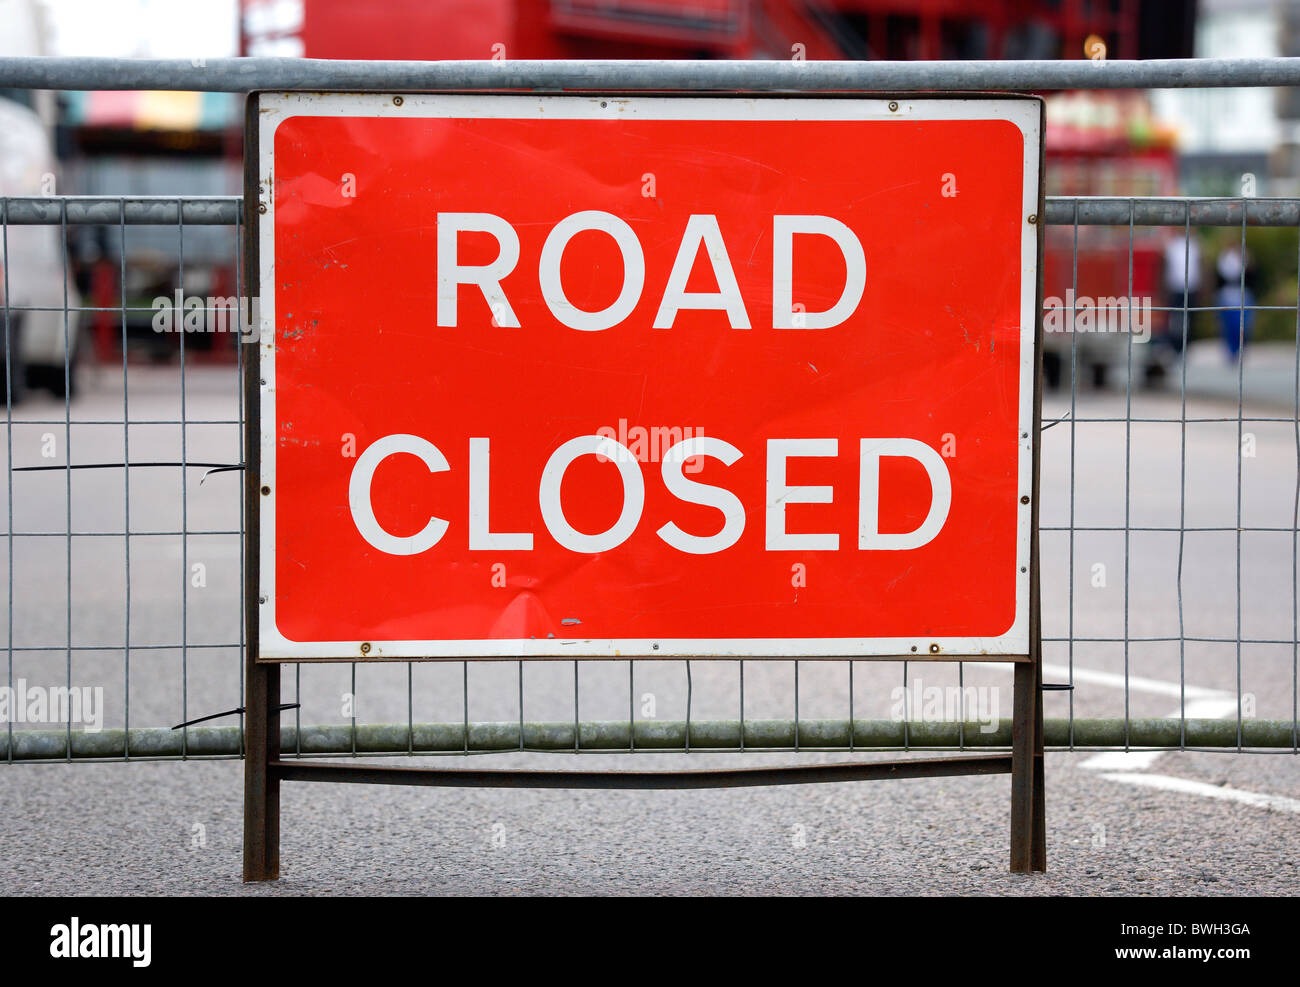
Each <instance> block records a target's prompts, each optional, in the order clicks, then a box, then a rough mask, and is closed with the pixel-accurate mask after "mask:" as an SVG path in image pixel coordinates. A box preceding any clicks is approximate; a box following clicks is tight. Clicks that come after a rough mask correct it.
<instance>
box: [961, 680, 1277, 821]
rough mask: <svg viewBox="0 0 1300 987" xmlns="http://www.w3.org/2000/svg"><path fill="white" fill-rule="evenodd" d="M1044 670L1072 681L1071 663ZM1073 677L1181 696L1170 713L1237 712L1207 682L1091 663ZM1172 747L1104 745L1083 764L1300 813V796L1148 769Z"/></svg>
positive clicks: (1210, 716) (1146, 782) (1110, 775)
mask: <svg viewBox="0 0 1300 987" xmlns="http://www.w3.org/2000/svg"><path fill="white" fill-rule="evenodd" d="M976 664H978V665H979V666H980V667H981V668H1002V669H1005V670H1010V669H1011V668H1012V667H1013V666H1012V665H1011V664H1009V663H1006V662H993V661H986V662H978V663H976ZM1043 675H1044V677H1046V676H1049V675H1050V676H1052V677H1053V678H1057V677H1059V678H1061V679H1063V680H1065V681H1071V669H1070V667H1069V666H1068V665H1047V664H1045V665H1043ZM1072 680H1073V681H1074V682H1090V683H1093V684H1096V685H1103V686H1111V687H1113V688H1116V689H1123V688H1124V687H1125V686H1126V685H1127V687H1128V688H1129V689H1131V690H1133V691H1134V692H1149V693H1153V694H1155V695H1161V696H1178V697H1180V698H1181V699H1183V701H1184V702H1183V705H1181V706H1180V707H1179V708H1178V709H1176V710H1174V711H1173V712H1171V713H1169V714H1167V715H1168V717H1170V718H1171V719H1178V718H1180V717H1183V716H1186V717H1187V719H1189V720H1217V719H1222V718H1225V717H1228V716H1234V715H1236V712H1237V697H1236V696H1234V695H1233V694H1232V693H1229V692H1225V691H1223V690H1222V689H1207V688H1205V687H1203V686H1197V685H1186V684H1183V683H1178V682H1168V681H1165V680H1163V679H1148V678H1142V677H1141V676H1136V675H1130V676H1128V677H1127V678H1125V677H1124V676H1123V675H1122V674H1119V673H1116V672H1101V671H1097V670H1096V669H1091V668H1079V667H1078V666H1077V665H1076V666H1075V667H1074V669H1073V679H1072ZM1165 753H1167V752H1166V751H1163V750H1156V751H1102V752H1101V753H1100V754H1096V755H1094V756H1092V757H1090V758H1088V760H1086V761H1084V762H1082V763H1081V764H1080V765H1079V767H1081V768H1087V769H1088V770H1090V771H1102V772H1106V773H1105V774H1103V775H1101V777H1103V778H1105V779H1106V780H1107V781H1117V782H1120V783H1121V784H1128V785H1140V786H1145V787H1147V788H1159V789H1163V790H1164V791H1169V792H1180V793H1182V794H1184V795H1201V796H1204V797H1206V798H1217V799H1227V800H1229V801H1233V802H1240V803H1242V804H1243V805H1251V806H1255V807H1257V808H1263V809H1276V810H1278V811H1281V812H1296V813H1300V799H1293V798H1287V797H1285V796H1282V795H1261V794H1260V793H1258V792H1248V791H1245V790H1244V789H1240V788H1225V787H1220V786H1219V785H1211V784H1208V783H1207V782H1203V781H1191V780H1190V779H1187V778H1177V777H1175V776H1173V775H1153V774H1143V773H1142V772H1144V771H1146V770H1147V769H1149V768H1150V767H1151V766H1152V765H1154V764H1155V763H1156V761H1157V760H1159V758H1160V757H1161V755H1163V754H1165Z"/></svg>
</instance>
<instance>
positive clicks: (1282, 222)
mask: <svg viewBox="0 0 1300 987" xmlns="http://www.w3.org/2000/svg"><path fill="white" fill-rule="evenodd" d="M1130 202H1131V203H1132V206H1131V208H1132V211H1133V223H1134V225H1136V226H1183V225H1184V224H1185V223H1187V222H1188V216H1189V214H1190V217H1191V225H1192V226H1233V227H1236V226H1240V225H1241V214H1242V210H1243V209H1244V210H1245V213H1246V225H1247V226H1296V225H1300V199H1191V198H1187V199H1184V198H1172V197H1162V198H1147V199H1143V198H1134V199H1129V198H1090V197H1079V198H1066V197H1059V196H1052V197H1049V198H1048V199H1047V222H1048V224H1049V225H1051V226H1072V225H1073V224H1074V222H1075V214H1076V211H1077V214H1078V223H1079V225H1080V226H1120V227H1123V226H1127V225H1128V222H1129V209H1130ZM63 203H66V204H67V223H68V224H69V225H72V226H76V225H101V224H107V225H117V224H118V223H120V222H123V215H124V214H125V223H126V225H127V226H175V225H176V224H177V221H178V217H177V209H178V207H179V208H180V209H181V216H180V217H179V218H180V219H183V220H184V223H185V225H186V226H234V225H235V223H236V222H237V221H239V220H240V218H241V217H240V213H241V212H242V206H243V200H242V198H241V197H240V196H237V195H212V196H195V197H188V196H187V197H185V198H184V199H182V200H180V201H179V202H178V200H177V198H176V197H175V196H128V197H126V199H125V208H123V199H122V198H121V197H113V196H62V197H58V196H46V197H41V196H10V197H8V198H7V199H5V200H4V207H3V208H4V213H5V215H6V216H7V217H8V221H9V222H10V223H12V224H13V225H15V226H45V225H50V226H56V225H58V224H59V223H60V222H61V221H62V218H63V205H62V204H63Z"/></svg>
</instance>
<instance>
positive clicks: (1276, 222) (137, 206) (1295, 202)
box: [0, 195, 1300, 311]
mask: <svg viewBox="0 0 1300 987" xmlns="http://www.w3.org/2000/svg"><path fill="white" fill-rule="evenodd" d="M178 210H179V215H178ZM1076 213H1077V216H1078V225H1080V226H1121V227H1122V226H1127V225H1128V224H1129V222H1130V220H1131V221H1132V223H1133V225H1135V226H1184V225H1186V224H1188V223H1190V224H1191V225H1192V226H1233V227H1236V226H1241V224H1242V215H1243V213H1244V214H1245V223H1246V225H1247V226H1297V225H1300V199H1246V200H1243V199H1240V198H1231V199H1229V198H1223V199H1216V198H1191V197H1188V198H1178V197H1170V196H1161V197H1158V198H1155V197H1152V198H1142V197H1133V196H1123V197H1113V198H1112V197H1092V196H1079V197H1070V196H1048V198H1047V222H1048V224H1049V225H1051V226H1073V225H1074V224H1075V221H1076V220H1075V217H1076ZM0 218H3V219H4V220H5V221H7V222H8V223H10V224H11V225H13V226H57V225H59V224H60V223H66V224H68V225H69V226H98V225H109V224H111V225H115V226H116V225H119V224H122V223H125V224H126V225H127V226H174V225H176V224H177V223H178V222H183V223H184V224H185V225H186V226H234V225H235V224H236V223H241V222H242V221H243V198H242V197H241V196H238V195H213V196H201V197H196V198H185V199H180V198H178V197H175V196H130V197H128V198H126V199H122V198H120V197H102V196H90V195H87V196H59V197H39V196H10V197H8V198H4V199H0ZM112 311H117V309H112Z"/></svg>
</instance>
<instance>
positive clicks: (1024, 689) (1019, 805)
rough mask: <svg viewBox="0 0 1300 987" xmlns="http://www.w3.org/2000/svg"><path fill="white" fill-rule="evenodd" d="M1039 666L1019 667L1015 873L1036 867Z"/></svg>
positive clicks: (1014, 732) (1014, 724)
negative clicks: (1037, 670)
mask: <svg viewBox="0 0 1300 987" xmlns="http://www.w3.org/2000/svg"><path fill="white" fill-rule="evenodd" d="M1036 665H1037V663H1036V662H1018V663H1017V664H1016V674H1015V683H1014V685H1013V686H1012V690H1013V692H1012V700H1011V701H1012V713H1011V872H1012V873H1013V874H1023V873H1025V872H1027V871H1029V870H1030V869H1031V867H1032V843H1033V832H1034V808H1035V806H1034V788H1035V786H1034V760H1035V759H1034V733H1035V731H1034V723H1035V710H1034V705H1035V704H1034V697H1035V694H1036V693H1037V691H1038V690H1037V689H1036V685H1037V681H1036V680H1037V678H1038V676H1037V673H1036V672H1035V668H1036Z"/></svg>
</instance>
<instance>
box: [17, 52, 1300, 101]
mask: <svg viewBox="0 0 1300 987" xmlns="http://www.w3.org/2000/svg"><path fill="white" fill-rule="evenodd" d="M485 54H486V53H485ZM1295 85H1300V58H1224V59H1208V58H1205V59H1200V58H1197V59H1190V58H1189V59H1155V60H1150V61H1125V60H1113V61H1112V60H1106V61H1091V60H1084V59H1061V60H1052V61H964V62H884V61H871V62H858V61H794V60H789V61H786V60H782V61H775V60H773V61H743V60H737V61H668V60H631V59H607V60H564V59H557V60H547V61H511V60H509V59H505V60H501V61H490V60H483V61H441V62H403V61H351V60H342V59H339V60H334V59H309V58H209V59H202V58H195V59H188V58H171V59H121V58H26V57H24V58H18V57H10V58H0V88H11V89H171V90H194V91H205V92H250V91H252V90H255V89H294V90H305V91H318V90H358V89H372V90H380V91H389V92H391V91H399V90H400V91H404V92H409V91H417V90H456V89H471V90H473V89H478V90H489V89H515V90H534V91H546V92H556V91H564V90H603V91H621V92H635V91H648V90H693V91H750V92H781V91H785V92H814V91H873V92H921V91H926V90H946V91H965V92H971V91H992V90H1011V91H1016V90H1050V89H1183V88H1215V87H1224V86H1295Z"/></svg>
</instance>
